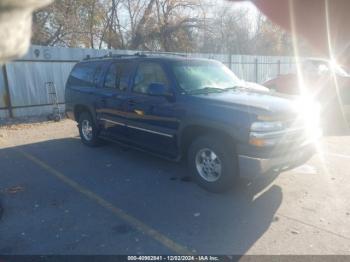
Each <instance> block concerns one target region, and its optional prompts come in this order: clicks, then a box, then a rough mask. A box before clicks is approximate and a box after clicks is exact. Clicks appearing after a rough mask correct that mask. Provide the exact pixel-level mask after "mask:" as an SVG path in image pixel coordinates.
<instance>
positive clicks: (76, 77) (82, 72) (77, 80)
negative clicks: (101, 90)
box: [68, 62, 102, 87]
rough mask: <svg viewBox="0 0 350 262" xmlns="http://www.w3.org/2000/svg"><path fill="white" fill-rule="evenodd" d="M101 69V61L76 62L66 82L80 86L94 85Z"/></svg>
mask: <svg viewBox="0 0 350 262" xmlns="http://www.w3.org/2000/svg"><path fill="white" fill-rule="evenodd" d="M101 70H102V63H99V62H94V63H80V64H77V65H76V66H75V67H74V68H73V70H72V72H71V74H70V76H69V79H68V83H69V84H70V85H74V86H80V87H95V86H96V84H97V82H98V79H99V76H100V74H101Z"/></svg>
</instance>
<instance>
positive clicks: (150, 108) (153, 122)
mask: <svg viewBox="0 0 350 262" xmlns="http://www.w3.org/2000/svg"><path fill="white" fill-rule="evenodd" d="M152 83H157V84H162V85H165V86H167V87H168V88H169V93H173V92H172V91H171V85H170V81H169V78H168V77H167V75H166V73H165V71H164V70H163V68H162V66H161V64H158V63H156V62H140V63H139V64H138V67H137V71H136V73H135V77H134V80H133V85H132V88H131V91H130V97H129V99H128V123H127V127H128V136H129V138H130V141H131V142H132V143H135V144H136V145H137V146H141V147H143V148H145V149H147V150H150V151H153V152H155V153H162V154H165V155H166V156H167V157H175V156H176V155H177V154H178V152H177V144H176V132H177V129H178V127H179V121H178V120H179V110H177V108H176V103H175V97H161V96H152V95H150V94H149V93H148V87H149V85H150V84H152Z"/></svg>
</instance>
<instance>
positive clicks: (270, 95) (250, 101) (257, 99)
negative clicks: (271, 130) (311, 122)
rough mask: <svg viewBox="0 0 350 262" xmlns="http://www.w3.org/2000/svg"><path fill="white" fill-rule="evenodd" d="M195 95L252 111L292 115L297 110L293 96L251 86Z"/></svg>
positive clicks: (222, 104) (208, 100) (211, 101)
mask: <svg viewBox="0 0 350 262" xmlns="http://www.w3.org/2000/svg"><path fill="white" fill-rule="evenodd" d="M195 97H197V98H200V99H205V100H207V101H206V102H209V103H212V104H217V105H218V106H232V107H237V106H238V107H244V108H245V109H246V110H250V111H251V110H254V111H256V110H257V111H264V113H267V114H268V115H269V114H277V115H291V114H294V113H296V111H297V106H296V100H295V98H294V97H293V96H288V95H283V94H280V93H275V92H270V91H258V90H256V89H251V88H249V89H248V88H237V89H235V90H230V91H227V92H222V93H209V94H200V95H195Z"/></svg>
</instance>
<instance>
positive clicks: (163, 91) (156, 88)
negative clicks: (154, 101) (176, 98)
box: [148, 83, 173, 97]
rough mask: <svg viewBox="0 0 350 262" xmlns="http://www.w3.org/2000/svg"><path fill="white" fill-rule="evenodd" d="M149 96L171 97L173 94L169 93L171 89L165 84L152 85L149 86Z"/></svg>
mask: <svg viewBox="0 0 350 262" xmlns="http://www.w3.org/2000/svg"><path fill="white" fill-rule="evenodd" d="M148 94H149V95H151V96H164V97H171V96H172V95H173V94H172V93H171V92H169V88H168V87H166V86H165V85H163V84H159V83H152V84H150V85H149V86H148Z"/></svg>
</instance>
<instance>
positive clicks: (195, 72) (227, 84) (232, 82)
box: [173, 61, 242, 94]
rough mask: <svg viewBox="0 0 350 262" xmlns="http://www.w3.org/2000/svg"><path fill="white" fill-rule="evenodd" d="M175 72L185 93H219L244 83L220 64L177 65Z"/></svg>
mask: <svg viewBox="0 0 350 262" xmlns="http://www.w3.org/2000/svg"><path fill="white" fill-rule="evenodd" d="M173 71H174V74H175V77H176V80H177V82H178V84H179V86H180V87H181V89H182V90H183V91H184V92H185V93H190V94H191V93H197V92H204V93H207V92H219V91H225V90H227V89H231V88H235V87H236V86H239V85H242V81H241V80H240V79H239V78H238V77H237V76H236V75H235V74H234V73H233V72H232V71H231V70H230V69H228V68H227V67H226V66H225V65H223V64H221V63H219V62H212V61H204V62H203V61H200V62H198V61H186V62H181V63H175V64H174V65H173Z"/></svg>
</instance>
